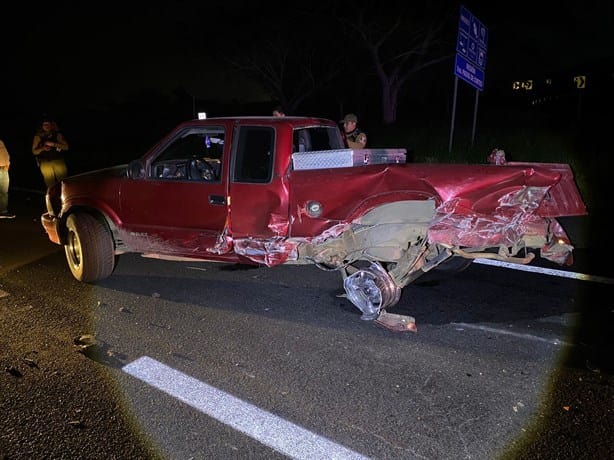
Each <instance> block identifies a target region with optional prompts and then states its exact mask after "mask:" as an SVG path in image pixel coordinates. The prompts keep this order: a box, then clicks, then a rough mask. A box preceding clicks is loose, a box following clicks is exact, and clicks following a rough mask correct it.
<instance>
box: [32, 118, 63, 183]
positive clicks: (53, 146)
mask: <svg viewBox="0 0 614 460" xmlns="http://www.w3.org/2000/svg"><path fill="white" fill-rule="evenodd" d="M67 150H68V141H67V140H66V138H65V137H64V135H63V134H62V133H61V132H60V130H59V128H58V125H57V123H56V122H55V121H54V120H52V119H51V118H49V117H45V118H43V121H42V122H41V125H40V127H39V128H38V129H37V130H36V133H35V134H34V139H33V140H32V153H33V154H34V156H35V157H36V162H37V164H38V167H39V168H40V171H41V174H42V175H43V179H44V181H45V185H46V186H47V188H49V187H51V186H52V185H53V184H55V183H56V182H59V181H61V180H62V179H64V178H65V177H66V176H67V174H68V168H67V166H66V162H65V161H64V152H66V151H67Z"/></svg>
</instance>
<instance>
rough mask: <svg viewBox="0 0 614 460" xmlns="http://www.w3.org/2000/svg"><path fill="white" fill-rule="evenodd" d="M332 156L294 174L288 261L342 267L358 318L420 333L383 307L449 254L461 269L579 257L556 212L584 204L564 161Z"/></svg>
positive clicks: (579, 210) (581, 209)
mask: <svg viewBox="0 0 614 460" xmlns="http://www.w3.org/2000/svg"><path fill="white" fill-rule="evenodd" d="M354 153H355V152H354ZM397 153H398V152H397ZM305 154H309V152H306V153H305ZM360 155H365V151H361V152H360ZM388 157H390V158H391V159H392V158H394V155H388ZM327 160H328V161H327V166H328V167H327V168H322V169H321V168H317V167H313V166H312V167H309V168H304V169H300V168H299V170H296V169H297V168H295V171H293V172H292V180H291V181H290V183H291V184H292V192H291V193H292V199H291V207H292V208H293V209H291V214H292V216H291V219H292V222H291V226H290V233H291V235H290V238H289V239H288V241H287V242H292V247H293V248H294V250H293V255H292V257H291V259H292V260H289V261H288V262H289V263H290V262H293V263H314V264H316V265H317V266H319V267H320V268H323V269H326V270H339V271H340V272H341V274H342V277H343V284H344V289H345V291H346V294H347V298H348V299H349V300H350V301H351V302H352V303H353V304H354V305H355V306H356V307H357V308H359V309H360V310H361V312H362V319H365V320H376V321H377V322H380V323H382V324H383V325H385V326H387V327H390V328H392V329H396V330H415V324H414V323H413V319H412V318H409V317H399V316H398V315H392V314H390V313H386V312H385V310H386V308H388V307H391V306H393V305H395V304H396V303H397V302H398V301H399V299H400V295H401V290H402V289H403V287H405V286H406V285H408V284H409V283H411V282H413V281H415V280H416V279H418V278H419V277H420V276H422V275H423V274H425V273H427V272H429V271H430V270H432V269H434V268H436V267H440V266H442V264H449V263H450V261H451V260H452V259H454V260H455V261H458V260H463V261H465V262H464V263H461V264H459V265H458V266H461V267H462V266H466V265H467V264H470V263H471V262H472V261H473V260H475V259H477V258H489V259H497V260H501V261H505V262H511V263H519V264H528V263H530V262H531V261H532V260H533V259H534V258H535V257H536V256H539V257H542V258H544V259H547V260H550V261H553V262H555V263H557V264H561V265H570V264H571V263H572V261H573V255H572V253H573V245H572V242H571V241H570V239H569V237H568V235H567V234H566V232H565V230H564V229H563V227H562V226H561V225H560V224H559V222H558V221H557V220H556V218H557V217H562V216H580V215H585V214H587V211H586V207H585V205H584V203H583V201H582V198H581V196H580V193H579V191H578V188H577V186H576V184H575V181H574V178H573V173H572V171H571V168H570V167H569V166H568V165H565V164H545V163H507V164H502V165H456V164H454V165H444V164H405V163H404V161H398V156H397V157H396V159H394V161H392V160H391V161H389V162H388V164H386V162H383V163H384V164H373V163H369V164H365V165H362V166H355V167H343V168H341V169H336V168H335V167H334V166H333V167H332V168H331V167H330V159H327ZM403 160H404V159H403ZM346 163H347V161H346Z"/></svg>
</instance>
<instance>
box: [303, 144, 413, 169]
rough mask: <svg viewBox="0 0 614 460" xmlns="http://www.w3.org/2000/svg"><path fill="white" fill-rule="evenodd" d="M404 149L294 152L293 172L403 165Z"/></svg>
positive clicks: (404, 158) (405, 151) (405, 155)
mask: <svg viewBox="0 0 614 460" xmlns="http://www.w3.org/2000/svg"><path fill="white" fill-rule="evenodd" d="M406 160H407V150H405V149H356V150H353V149H339V150H316V151H311V152H296V153H294V154H292V167H293V168H294V169H295V170H305V169H326V168H351V167H354V166H364V165H376V164H392V163H405V162H406Z"/></svg>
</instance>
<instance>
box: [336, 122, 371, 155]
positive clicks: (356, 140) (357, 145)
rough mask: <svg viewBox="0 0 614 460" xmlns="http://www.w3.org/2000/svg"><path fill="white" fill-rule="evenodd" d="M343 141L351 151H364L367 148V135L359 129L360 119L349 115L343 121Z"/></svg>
mask: <svg viewBox="0 0 614 460" xmlns="http://www.w3.org/2000/svg"><path fill="white" fill-rule="evenodd" d="M339 123H343V139H344V141H345V143H346V145H347V147H348V148H350V149H364V148H366V147H367V135H366V134H365V133H364V132H363V131H362V130H360V129H358V117H357V116H356V115H355V114H353V113H348V114H347V115H346V116H345V117H343V120H341V121H340V122H339Z"/></svg>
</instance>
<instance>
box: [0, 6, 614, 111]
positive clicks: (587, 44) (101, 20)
mask: <svg viewBox="0 0 614 460" xmlns="http://www.w3.org/2000/svg"><path fill="white" fill-rule="evenodd" d="M379 3H380V4H381V5H382V7H383V8H389V9H390V11H391V14H393V15H394V13H395V10H396V6H397V5H398V3H397V2H390V1H385V0H384V1H380V2H379ZM463 3H464V4H465V6H466V7H467V8H468V9H469V10H470V11H471V12H472V13H473V14H475V15H476V16H477V17H478V18H479V19H480V20H481V21H482V22H483V23H485V24H486V26H487V27H489V51H488V61H487V68H486V80H487V84H488V82H489V78H491V81H493V80H495V79H497V78H508V77H509V79H510V80H511V79H514V78H518V77H525V78H530V77H531V76H532V75H536V74H542V73H544V72H552V71H559V70H567V69H570V68H573V67H574V66H576V65H581V64H583V63H585V62H589V61H592V60H594V59H597V58H606V57H607V58H610V60H611V59H612V55H613V51H612V45H611V43H613V40H612V39H613V38H614V36H613V35H614V27H613V16H614V14H613V11H614V8H613V6H612V2H609V1H605V0H604V1H594V0H588V1H582V2H572V1H568V0H560V1H556V2H555V1H546V2H531V3H529V2H517V1H514V2H492V1H489V2H485V1H470V0H468V1H466V2H463ZM65 5H70V6H65ZM247 5H249V6H250V7H251V8H258V9H262V8H275V2H258V1H252V2H243V1H235V2H215V1H202V0H201V1H198V2H195V1H189V0H187V1H178V2H172V3H170V2H169V3H168V4H166V5H161V6H153V4H151V3H141V2H130V1H124V2H123V3H119V2H113V1H109V2H96V3H92V2H69V3H62V2H60V1H59V0H58V1H55V2H45V3H40V4H39V6H38V7H37V8H32V7H31V6H30V5H29V4H28V3H27V2H23V3H21V4H20V5H14V8H13V12H7V11H6V8H5V9H4V11H3V13H2V19H3V23H4V24H5V25H8V26H10V27H6V28H5V27H4V26H3V28H2V30H1V31H0V42H1V43H3V47H4V50H5V52H4V53H3V55H4V57H3V58H2V59H3V66H2V67H3V71H2V72H1V76H0V79H1V80H0V83H1V87H0V97H1V98H2V100H4V101H5V102H6V101H13V104H8V106H12V105H15V104H16V105H17V106H18V107H21V108H22V109H23V110H24V111H28V110H31V111H33V112H35V113H36V112H40V111H41V110H45V108H43V106H46V105H50V104H52V103H56V104H57V102H51V101H57V99H60V100H61V101H62V102H61V103H62V104H66V105H71V106H73V107H74V108H75V109H76V110H78V109H79V107H85V106H88V105H96V104H104V103H105V102H107V101H110V100H115V101H117V100H121V99H122V98H124V97H126V96H128V95H130V94H132V93H136V92H139V91H143V90H145V89H148V88H149V89H153V90H156V91H162V92H164V91H173V90H174V89H176V88H177V87H183V88H185V89H186V91H188V92H190V93H192V94H195V95H197V96H198V97H203V98H208V97H218V98H224V97H233V98H238V99H242V98H244V99H246V100H247V99H249V98H258V97H260V96H261V94H260V93H259V91H258V90H257V89H255V87H254V86H252V85H249V84H246V82H244V81H243V82H237V81H236V80H234V79H232V78H230V77H229V72H228V71H227V70H223V68H224V67H223V63H221V62H219V59H217V58H215V57H214V56H215V55H214V54H212V53H210V49H208V44H210V43H215V39H216V38H219V37H220V36H224V34H226V35H225V36H227V37H229V38H231V37H232V36H233V34H241V31H242V29H243V28H242V26H241V23H243V22H245V21H250V19H251V18H253V17H254V16H253V14H252V12H250V11H249V10H247ZM263 5H266V6H263ZM450 5H451V8H455V9H458V3H457V2H450ZM536 5H538V6H536ZM548 6H552V8H551V9H550V8H548ZM286 7H287V5H286ZM46 9H50V11H48V12H46ZM260 17H262V16H260ZM261 25H262V27H261V30H262V32H261V33H264V34H266V33H267V30H268V28H269V27H271V25H270V24H266V23H262V24H261ZM297 27H305V26H304V25H302V24H297ZM314 27H315V26H312V28H310V27H306V33H309V31H314V32H315V28H314ZM319 33H322V32H319ZM324 33H325V32H324ZM451 52H454V51H453V50H451ZM450 78H452V71H451V69H450ZM3 105H4V106H5V107H6V106H7V104H6V103H5V104H3Z"/></svg>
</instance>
